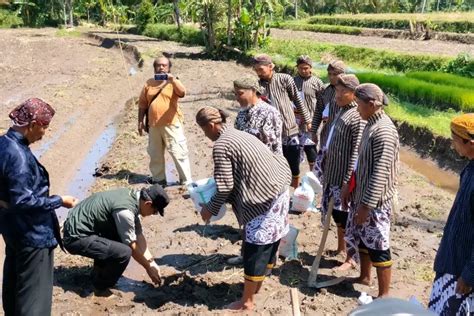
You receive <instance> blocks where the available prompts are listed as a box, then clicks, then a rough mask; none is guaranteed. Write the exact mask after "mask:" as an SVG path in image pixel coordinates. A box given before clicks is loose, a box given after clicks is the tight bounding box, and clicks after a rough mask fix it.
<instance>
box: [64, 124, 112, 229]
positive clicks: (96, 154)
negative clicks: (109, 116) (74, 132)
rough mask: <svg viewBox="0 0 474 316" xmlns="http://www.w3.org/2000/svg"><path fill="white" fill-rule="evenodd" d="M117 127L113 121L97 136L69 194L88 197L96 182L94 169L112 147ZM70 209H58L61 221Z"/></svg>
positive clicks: (80, 197)
mask: <svg viewBox="0 0 474 316" xmlns="http://www.w3.org/2000/svg"><path fill="white" fill-rule="evenodd" d="M116 133H117V131H116V128H115V125H114V124H113V123H110V124H109V125H108V126H107V128H106V129H105V130H104V131H103V132H102V134H101V135H100V136H99V137H98V138H97V140H96V142H95V144H94V145H93V146H92V147H91V149H90V151H89V153H88V154H87V156H86V157H85V158H84V160H83V162H82V164H81V166H80V167H79V169H78V170H77V172H76V175H75V176H74V179H73V180H72V181H71V182H70V184H69V187H68V190H67V192H69V194H71V195H73V196H75V197H77V198H78V199H80V200H82V199H84V198H85V197H86V194H87V192H88V190H89V188H90V187H91V186H92V184H93V183H94V176H93V174H94V170H95V168H96V167H98V165H99V163H100V160H101V159H102V158H103V157H104V156H105V155H106V154H107V153H108V152H109V150H110V148H111V147H112V145H113V143H114V141H115V136H116ZM67 212H68V210H67V209H65V208H60V209H58V210H57V211H56V213H57V214H58V218H59V222H63V221H64V220H65V219H66V216H67Z"/></svg>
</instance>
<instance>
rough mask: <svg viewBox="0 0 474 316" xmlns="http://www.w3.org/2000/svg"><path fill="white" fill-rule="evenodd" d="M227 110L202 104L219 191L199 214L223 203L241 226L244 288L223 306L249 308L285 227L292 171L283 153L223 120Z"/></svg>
mask: <svg viewBox="0 0 474 316" xmlns="http://www.w3.org/2000/svg"><path fill="white" fill-rule="evenodd" d="M226 118H227V115H226V114H225V113H223V112H222V111H220V110H218V109H216V108H213V107H209V106H207V107H204V108H202V109H201V110H199V112H198V113H197V115H196V122H197V123H198V125H199V126H200V127H201V128H202V130H203V131H204V133H205V135H206V136H207V137H208V138H209V139H211V140H212V141H214V142H215V143H214V149H213V152H212V157H213V160H214V179H215V180H216V185H217V192H216V193H215V195H214V196H213V197H212V198H211V200H210V201H209V203H207V204H205V205H202V210H201V217H202V219H203V220H204V221H206V222H207V221H208V220H209V219H210V218H211V216H212V215H216V214H217V213H219V210H220V208H221V206H222V205H223V204H224V203H230V204H232V208H233V210H234V213H235V215H236V217H237V220H238V222H239V224H240V225H243V226H244V230H245V241H244V247H243V248H244V251H243V257H244V279H245V283H244V292H243V295H242V299H241V300H239V301H237V302H234V303H232V304H230V305H229V306H227V308H228V309H233V310H251V309H253V308H254V297H255V294H256V293H257V292H258V291H259V289H260V287H261V285H262V282H263V280H264V278H265V274H266V271H267V269H271V268H272V267H273V265H274V264H275V262H276V253H277V250H278V245H279V243H280V239H281V238H282V237H283V236H285V235H286V234H287V233H288V230H289V225H288V210H289V200H290V196H289V190H288V186H289V184H290V181H291V171H290V168H289V166H288V163H287V161H286V159H285V158H284V157H283V156H282V155H278V154H274V153H272V152H271V151H270V149H268V147H267V146H266V145H265V144H263V143H262V142H261V141H260V140H258V139H257V138H256V137H255V136H253V135H250V134H249V133H246V132H242V131H238V130H236V129H234V128H233V127H231V126H228V125H226V124H225V123H226Z"/></svg>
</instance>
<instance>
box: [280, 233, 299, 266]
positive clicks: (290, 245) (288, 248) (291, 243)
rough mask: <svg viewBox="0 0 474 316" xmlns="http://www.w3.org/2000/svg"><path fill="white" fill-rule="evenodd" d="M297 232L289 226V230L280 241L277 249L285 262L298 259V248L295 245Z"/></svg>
mask: <svg viewBox="0 0 474 316" xmlns="http://www.w3.org/2000/svg"><path fill="white" fill-rule="evenodd" d="M298 233H299V230H298V228H295V227H293V226H291V225H290V230H289V231H288V234H286V236H285V237H283V238H282V239H281V241H280V246H279V248H278V252H279V255H280V256H282V257H285V259H286V260H294V259H298V246H297V244H296V238H297V237H298Z"/></svg>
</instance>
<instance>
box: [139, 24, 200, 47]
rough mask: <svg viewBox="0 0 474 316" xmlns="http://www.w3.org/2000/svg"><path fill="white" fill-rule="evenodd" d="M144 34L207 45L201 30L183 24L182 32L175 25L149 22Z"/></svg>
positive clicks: (191, 43) (162, 38)
mask: <svg viewBox="0 0 474 316" xmlns="http://www.w3.org/2000/svg"><path fill="white" fill-rule="evenodd" d="M142 34H143V35H145V36H148V37H153V38H157V39H161V40H165V41H174V42H182V43H186V44H189V45H201V46H204V45H205V43H204V39H203V37H202V33H201V31H200V30H199V29H197V28H194V27H190V26H182V27H181V32H179V31H178V28H177V27H176V26H175V25H171V24H148V25H147V26H146V27H145V30H144V31H143V32H142Z"/></svg>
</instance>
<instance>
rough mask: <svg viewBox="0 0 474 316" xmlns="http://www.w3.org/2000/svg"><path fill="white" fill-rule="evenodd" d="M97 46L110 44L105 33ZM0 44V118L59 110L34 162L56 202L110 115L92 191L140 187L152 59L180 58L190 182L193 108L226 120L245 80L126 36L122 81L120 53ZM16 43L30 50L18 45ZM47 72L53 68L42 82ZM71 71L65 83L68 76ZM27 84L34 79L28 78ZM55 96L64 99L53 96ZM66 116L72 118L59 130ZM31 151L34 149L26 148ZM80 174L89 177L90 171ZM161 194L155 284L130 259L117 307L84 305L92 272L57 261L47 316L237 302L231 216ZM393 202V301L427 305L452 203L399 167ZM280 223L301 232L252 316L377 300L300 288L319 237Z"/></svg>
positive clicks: (171, 47) (17, 39)
mask: <svg viewBox="0 0 474 316" xmlns="http://www.w3.org/2000/svg"><path fill="white" fill-rule="evenodd" d="M98 35H100V36H103V37H110V38H113V37H114V34H113V33H110V32H108V33H102V34H98ZM0 38H1V39H2V41H8V43H9V47H8V50H7V49H3V47H4V46H2V48H0V52H1V56H2V57H3V56H9V57H8V58H9V61H8V62H5V61H4V60H5V59H4V58H1V59H0V66H1V69H2V70H3V69H7V68H8V72H7V73H9V75H8V76H6V77H7V79H5V78H2V79H0V80H2V85H1V86H2V88H1V89H2V97H1V99H0V100H1V103H0V104H1V108H0V117H6V116H5V115H6V113H7V112H8V110H9V109H10V108H11V107H12V106H13V105H15V104H16V103H15V102H17V101H19V100H22V99H23V98H25V97H27V96H30V95H31V93H34V94H36V95H39V96H42V97H44V98H45V99H48V100H50V102H51V103H52V104H53V105H54V104H57V105H58V106H57V107H58V109H60V110H58V117H57V118H55V121H54V123H53V124H52V126H51V131H50V133H49V134H48V136H47V137H46V138H45V140H44V141H43V142H47V141H48V140H49V139H50V137H53V135H55V133H58V132H60V131H61V130H62V128H63V126H65V125H67V124H70V125H68V128H67V129H66V131H65V132H64V133H65V134H64V136H62V137H60V138H59V139H58V140H57V141H56V142H55V143H54V144H52V145H51V147H50V149H48V150H47V151H45V152H44V154H43V156H42V159H41V160H42V161H43V162H44V163H45V164H46V166H47V168H48V170H50V172H51V174H52V176H51V180H52V183H53V187H54V188H55V191H58V192H66V190H67V188H68V184H69V183H70V181H72V179H73V178H74V175H75V171H76V170H77V168H79V166H80V164H81V161H83V159H84V158H85V157H86V155H87V150H88V149H90V148H91V147H92V145H93V144H94V143H95V141H96V139H97V137H98V136H99V135H100V134H101V133H102V132H103V130H104V129H105V126H106V124H107V123H108V122H109V120H112V118H113V116H114V114H115V113H118V112H120V119H119V120H118V124H117V126H116V139H115V142H114V144H113V145H112V148H111V150H110V152H109V153H108V155H107V156H106V158H105V159H104V160H103V161H102V165H101V167H100V168H99V171H100V177H98V178H97V181H96V182H95V183H94V185H93V186H92V188H91V189H90V190H91V191H100V190H105V189H108V188H112V187H118V186H132V187H137V188H139V187H142V186H144V185H145V184H144V180H145V178H146V176H147V175H148V157H147V153H146V144H147V139H146V137H140V136H139V135H138V133H137V131H136V125H137V124H136V114H137V108H136V105H135V103H134V101H133V99H132V97H137V96H138V93H139V91H140V88H141V86H142V84H143V83H144V82H145V80H146V79H147V78H149V77H151V75H152V66H151V63H152V57H154V56H156V55H157V54H159V53H162V52H167V53H171V54H174V55H175V56H180V57H176V58H175V59H174V65H173V73H175V74H177V75H178V76H179V77H180V79H181V80H182V81H183V83H184V85H185V86H186V88H187V90H188V94H187V96H186V98H185V99H183V100H182V102H181V107H182V109H183V112H184V116H185V132H186V136H187V140H188V146H189V155H190V160H191V166H192V173H193V178H194V179H200V178H204V177H208V176H210V175H211V174H212V162H211V154H212V143H211V142H210V141H208V140H207V139H206V138H205V137H204V135H203V133H202V131H201V130H200V129H199V127H198V126H197V125H196V124H195V123H194V115H195V113H196V111H197V110H198V109H199V108H200V107H202V106H204V105H213V106H219V107H221V108H224V109H227V110H228V111H229V113H231V115H232V117H234V116H235V114H236V112H237V106H236V104H235V102H233V101H232V100H231V96H232V95H231V93H230V92H231V87H232V80H234V79H236V78H238V77H240V76H242V75H243V74H245V73H251V70H250V69H247V68H244V67H242V66H240V65H238V64H236V63H235V62H231V61H210V60H201V59H197V58H194V57H193V56H196V55H194V54H199V52H200V51H201V48H199V47H188V46H184V45H180V44H177V43H173V42H163V41H156V40H153V39H149V38H145V37H141V36H134V35H123V40H125V41H126V42H127V43H130V44H132V43H133V45H135V46H136V47H137V49H138V51H139V52H140V53H141V56H142V58H143V68H142V69H139V68H138V67H136V70H137V73H136V74H135V75H133V76H129V77H128V71H129V67H130V65H133V60H130V58H129V60H127V62H128V64H127V67H124V66H123V61H122V59H121V55H120V51H119V50H117V49H115V48H111V49H106V48H103V47H100V44H101V42H100V41H99V42H98V41H97V40H96V39H91V38H87V37H81V38H60V39H58V38H57V37H56V36H55V31H54V30H10V31H2V32H0ZM38 41H39V42H40V43H38ZM41 41H43V42H42V43H41ZM23 42H27V43H28V45H23ZM56 42H59V43H56ZM31 45H38V46H37V49H36V50H30V49H29V48H27V47H30V46H31ZM21 56H23V57H21ZM51 56H54V58H52V57H51ZM71 56H74V58H73V57H71ZM98 56H100V57H101V58H100V59H99V61H100V62H99V61H97V58H98ZM31 60H34V61H35V62H34V66H33V65H31V62H29V61H31ZM94 61H96V62H94ZM53 64H54V65H57V66H56V67H58V68H57V69H56V68H55V70H54V71H53V70H51V72H50V73H48V72H47V71H48V69H50V66H51V65H53ZM75 65H77V66H75ZM101 65H102V66H101ZM25 67H27V69H29V73H30V76H33V78H30V77H28V76H26V78H24V75H23V71H22V70H23V68H25ZM28 67H30V68H28ZM75 67H76V68H75ZM125 68H126V69H125ZM33 69H34V70H36V71H33ZM71 69H75V72H74V73H69V72H70V71H71ZM63 73H65V74H63ZM67 75H69V77H67ZM34 76H38V77H37V78H36V79H35V78H34ZM62 76H64V77H67V78H68V79H69V80H71V81H69V82H70V83H69V84H68V85H67V87H66V88H67V89H66V88H64V87H62V86H61V87H62V88H61V89H60V87H58V85H60V82H61V78H62ZM127 78H128V79H130V81H129V80H128V79H127ZM54 79H57V80H59V83H58V82H56V81H54ZM48 80H49V82H48ZM75 80H78V81H75ZM38 82H41V83H42V84H37V83H38ZM43 82H44V83H43ZM35 83H36V84H35ZM7 85H8V86H7ZM129 85H130V86H131V87H132V89H131V90H132V91H134V95H132V97H130V96H129V93H128V86H129ZM4 87H5V88H4ZM25 87H27V88H25ZM28 89H30V90H31V91H30V90H28ZM69 89H70V90H69ZM58 91H63V92H62V93H60V94H57V92H58ZM64 91H66V92H64ZM124 104H125V107H124ZM59 105H60V106H59ZM74 113H77V114H74ZM74 115H77V119H76V120H75V121H74V123H68V122H70V120H71V117H74ZM0 123H1V124H2V125H0V126H1V127H3V128H6V126H7V124H8V122H7V121H6V120H3V121H1V122H0ZM66 133H67V134H66ZM63 137H64V139H63ZM40 146H41V144H38V146H37V147H35V148H40ZM167 158H169V157H167ZM65 166H67V167H65ZM84 172H89V173H90V174H92V173H94V172H95V170H94V168H92V169H91V170H89V171H86V170H84ZM167 191H168V193H169V195H170V197H171V203H170V205H169V206H168V207H167V209H166V212H165V217H159V216H153V217H151V218H145V219H144V220H143V226H144V233H145V236H146V238H147V241H148V243H149V246H150V249H151V252H152V253H153V254H154V256H155V257H156V261H157V263H158V264H159V265H160V266H161V267H162V268H161V269H162V274H163V276H164V279H165V282H164V285H162V286H161V287H155V286H153V285H151V283H150V280H149V278H148V276H147V275H146V273H145V271H144V270H143V269H142V267H140V266H139V265H137V264H136V263H135V262H134V261H133V260H132V262H131V263H130V265H129V267H128V268H127V270H126V272H125V274H124V276H123V277H122V278H121V279H120V281H119V283H118V284H117V286H116V289H114V290H113V291H114V293H115V297H113V298H110V299H104V298H99V297H94V296H93V295H91V294H90V293H91V286H90V282H89V274H90V271H91V261H90V260H89V259H86V258H81V257H78V256H72V255H69V254H65V253H63V252H60V251H56V259H55V286H54V299H53V313H54V314H55V315H109V314H113V315H130V314H138V315H147V314H155V313H156V312H159V313H163V314H173V315H177V314H191V315H197V314H223V313H224V311H222V308H223V306H225V305H226V304H228V303H230V302H232V301H233V300H236V299H237V298H238V297H239V295H240V293H241V291H242V285H241V283H242V278H243V269H242V267H233V266H229V265H227V264H226V259H227V258H229V257H231V256H234V255H236V254H238V253H239V251H240V247H241V241H240V240H239V232H238V229H237V228H238V227H237V222H236V220H235V218H234V216H233V215H232V212H231V211H229V212H228V214H227V215H226V216H225V217H224V218H223V219H222V220H221V221H219V222H217V223H215V224H213V225H207V226H205V225H203V223H202V221H201V220H200V217H199V216H198V215H197V214H196V213H195V210H194V207H193V205H192V202H191V201H190V199H187V195H186V192H185V190H183V189H182V188H180V187H169V188H167ZM53 192H54V191H53ZM399 198H400V202H399V205H398V210H397V211H396V212H395V214H394V219H393V225H392V236H391V238H392V249H393V256H394V262H395V264H394V273H393V282H392V295H394V296H396V297H401V298H404V299H406V298H408V297H409V296H411V295H415V296H416V297H417V298H418V299H419V300H420V301H422V302H424V303H426V302H427V299H428V296H429V289H430V284H431V281H432V278H433V276H434V275H433V272H432V263H433V259H434V255H435V251H436V249H437V246H438V243H439V240H440V236H441V232H442V228H443V225H444V221H445V218H446V215H447V212H448V211H449V208H450V205H451V203H452V200H453V195H452V194H451V193H448V192H446V191H444V190H441V189H440V188H437V187H436V186H434V185H432V184H430V183H429V182H428V181H427V180H426V179H425V178H424V177H423V176H421V175H420V174H418V173H416V172H414V171H412V170H411V169H410V168H408V167H407V166H406V165H404V164H402V166H401V174H400V185H399ZM290 221H291V224H292V225H294V226H295V227H296V228H298V229H299V236H298V251H299V259H298V260H294V261H289V262H284V261H279V263H278V266H277V268H276V269H275V270H274V272H273V275H272V276H270V277H269V278H267V279H266V280H265V282H264V285H263V288H262V291H261V293H260V294H259V295H258V297H257V309H256V312H257V313H259V314H265V315H289V314H291V300H290V291H289V288H290V287H295V288H298V292H299V297H300V302H301V310H302V312H303V314H307V315H343V314H346V313H347V312H348V311H350V310H352V309H353V308H355V307H356V306H357V301H356V298H357V297H358V295H359V293H360V292H361V291H364V292H368V293H369V294H371V295H376V292H377V288H376V287H367V286H361V285H360V286H359V285H355V286H352V285H347V284H340V285H337V286H334V287H331V288H327V289H322V290H315V289H310V288H308V287H307V286H306V280H307V277H308V273H309V269H310V266H311V263H312V261H313V259H314V256H315V254H316V252H317V245H318V244H319V240H320V238H321V225H320V215H319V214H318V213H305V214H301V215H295V214H293V215H290ZM328 243H329V245H328V248H329V249H334V248H335V246H336V240H335V227H332V229H331V232H330V235H329V239H328ZM342 259H343V258H340V257H336V258H329V257H326V258H325V259H324V260H323V262H322V269H321V270H320V271H321V274H322V275H323V276H322V277H323V278H324V277H326V278H329V277H332V276H333V273H332V271H331V268H332V267H334V266H335V265H336V264H338V262H340V261H341V260H342ZM374 272H375V271H374ZM349 274H351V275H356V274H357V271H356V270H352V271H350V273H349ZM375 281H376V280H375ZM375 284H376V283H375Z"/></svg>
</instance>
